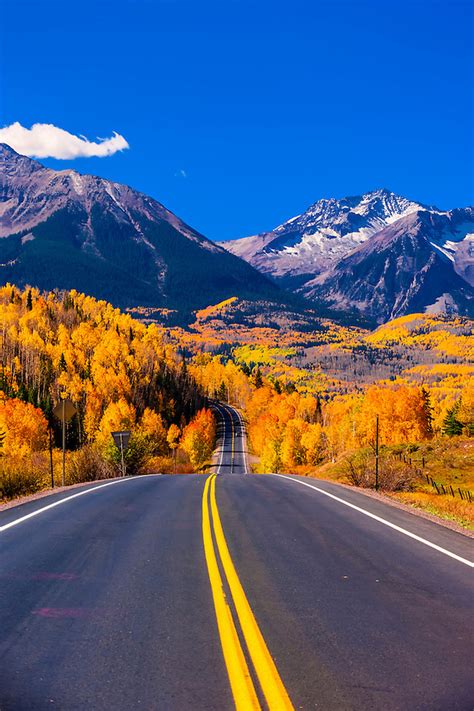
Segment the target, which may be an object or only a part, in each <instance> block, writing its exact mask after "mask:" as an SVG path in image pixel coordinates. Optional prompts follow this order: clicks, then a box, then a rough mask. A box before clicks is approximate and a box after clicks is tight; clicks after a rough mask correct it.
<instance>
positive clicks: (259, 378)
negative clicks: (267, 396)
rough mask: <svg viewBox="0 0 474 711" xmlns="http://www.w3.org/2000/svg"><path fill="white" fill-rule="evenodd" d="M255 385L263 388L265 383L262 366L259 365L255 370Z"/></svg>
mask: <svg viewBox="0 0 474 711" xmlns="http://www.w3.org/2000/svg"><path fill="white" fill-rule="evenodd" d="M254 382H255V387H256V388H261V387H262V385H263V377H262V371H261V370H260V368H259V367H258V366H257V369H256V371H255V380H254Z"/></svg>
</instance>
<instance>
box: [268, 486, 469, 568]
mask: <svg viewBox="0 0 474 711" xmlns="http://www.w3.org/2000/svg"><path fill="white" fill-rule="evenodd" d="M273 476H278V477H280V478H281V479H288V481H292V482H294V483H295V484H301V486H307V487H308V488H309V489H314V491H317V492H319V493H320V494H324V496H329V498H330V499H334V500H335V501H338V502H339V503H340V504H344V506H349V508H351V509H354V510H355V511H359V513H362V514H364V516H369V518H373V519H374V520H375V521H378V522H379V523H383V524H384V525H385V526H388V527H389V528H393V529H394V530H395V531H398V532H399V533H403V534H404V535H405V536H408V537H409V538H413V539H414V540H415V541H418V542H419V543H423V544H424V545H425V546H429V547H430V548H434V550H436V551H439V552H440V553H444V555H447V556H449V557H450V558H454V560H457V561H459V562H460V563H464V565H468V566H469V567H470V568H474V563H473V562H472V561H470V560H467V559H466V558H462V557H461V556H460V555H456V553H452V552H451V551H448V550H446V548H441V546H437V545H436V543H431V541H427V540H426V538H422V537H421V536H417V535H416V533H411V532H410V531H407V530H406V529H405V528H401V527H400V526H397V525H395V524H394V523H390V521H387V520H386V519H384V518H382V517H381V516H376V514H373V513H370V511H366V510H365V509H362V508H361V507H360V506H356V505H355V504H351V503H349V501H345V500H344V499H341V498H339V496H335V495H334V494H330V493H329V492H328V491H324V489H320V488H319V487H318V486H313V485H312V484H308V483H307V482H306V481H300V480H299V479H293V477H291V476H286V475H285V474H273Z"/></svg>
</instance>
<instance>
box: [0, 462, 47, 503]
mask: <svg viewBox="0 0 474 711" xmlns="http://www.w3.org/2000/svg"><path fill="white" fill-rule="evenodd" d="M48 473H49V470H48V464H47V459H46V458H45V457H44V456H43V455H40V454H36V455H32V456H15V457H13V456H12V457H7V456H2V457H0V499H14V498H15V497H17V496H25V495H27V494H34V493H36V492H37V491H39V490H40V489H42V488H43V487H44V486H45V483H46V481H47V477H48Z"/></svg>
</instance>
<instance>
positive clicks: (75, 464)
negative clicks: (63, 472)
mask: <svg viewBox="0 0 474 711" xmlns="http://www.w3.org/2000/svg"><path fill="white" fill-rule="evenodd" d="M115 476H117V470H116V468H115V467H114V465H113V464H112V463H111V462H110V461H109V460H108V459H107V458H106V457H105V456H104V454H103V452H102V450H101V449H99V447H97V446H96V445H93V444H86V445H84V447H81V449H78V450H77V451H76V452H72V453H71V454H70V455H69V456H68V467H67V482H68V484H78V483H79V482H83V481H95V480H96V479H110V478H113V477H115Z"/></svg>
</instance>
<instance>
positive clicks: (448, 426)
mask: <svg viewBox="0 0 474 711" xmlns="http://www.w3.org/2000/svg"><path fill="white" fill-rule="evenodd" d="M460 406H461V399H459V400H458V401H457V402H456V403H455V404H454V405H453V407H451V408H450V409H449V410H448V412H447V415H446V417H445V418H444V421H443V432H444V434H446V435H448V437H455V436H456V435H460V434H462V422H460V421H459V420H458V417H457V415H458V412H459V408H460Z"/></svg>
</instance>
